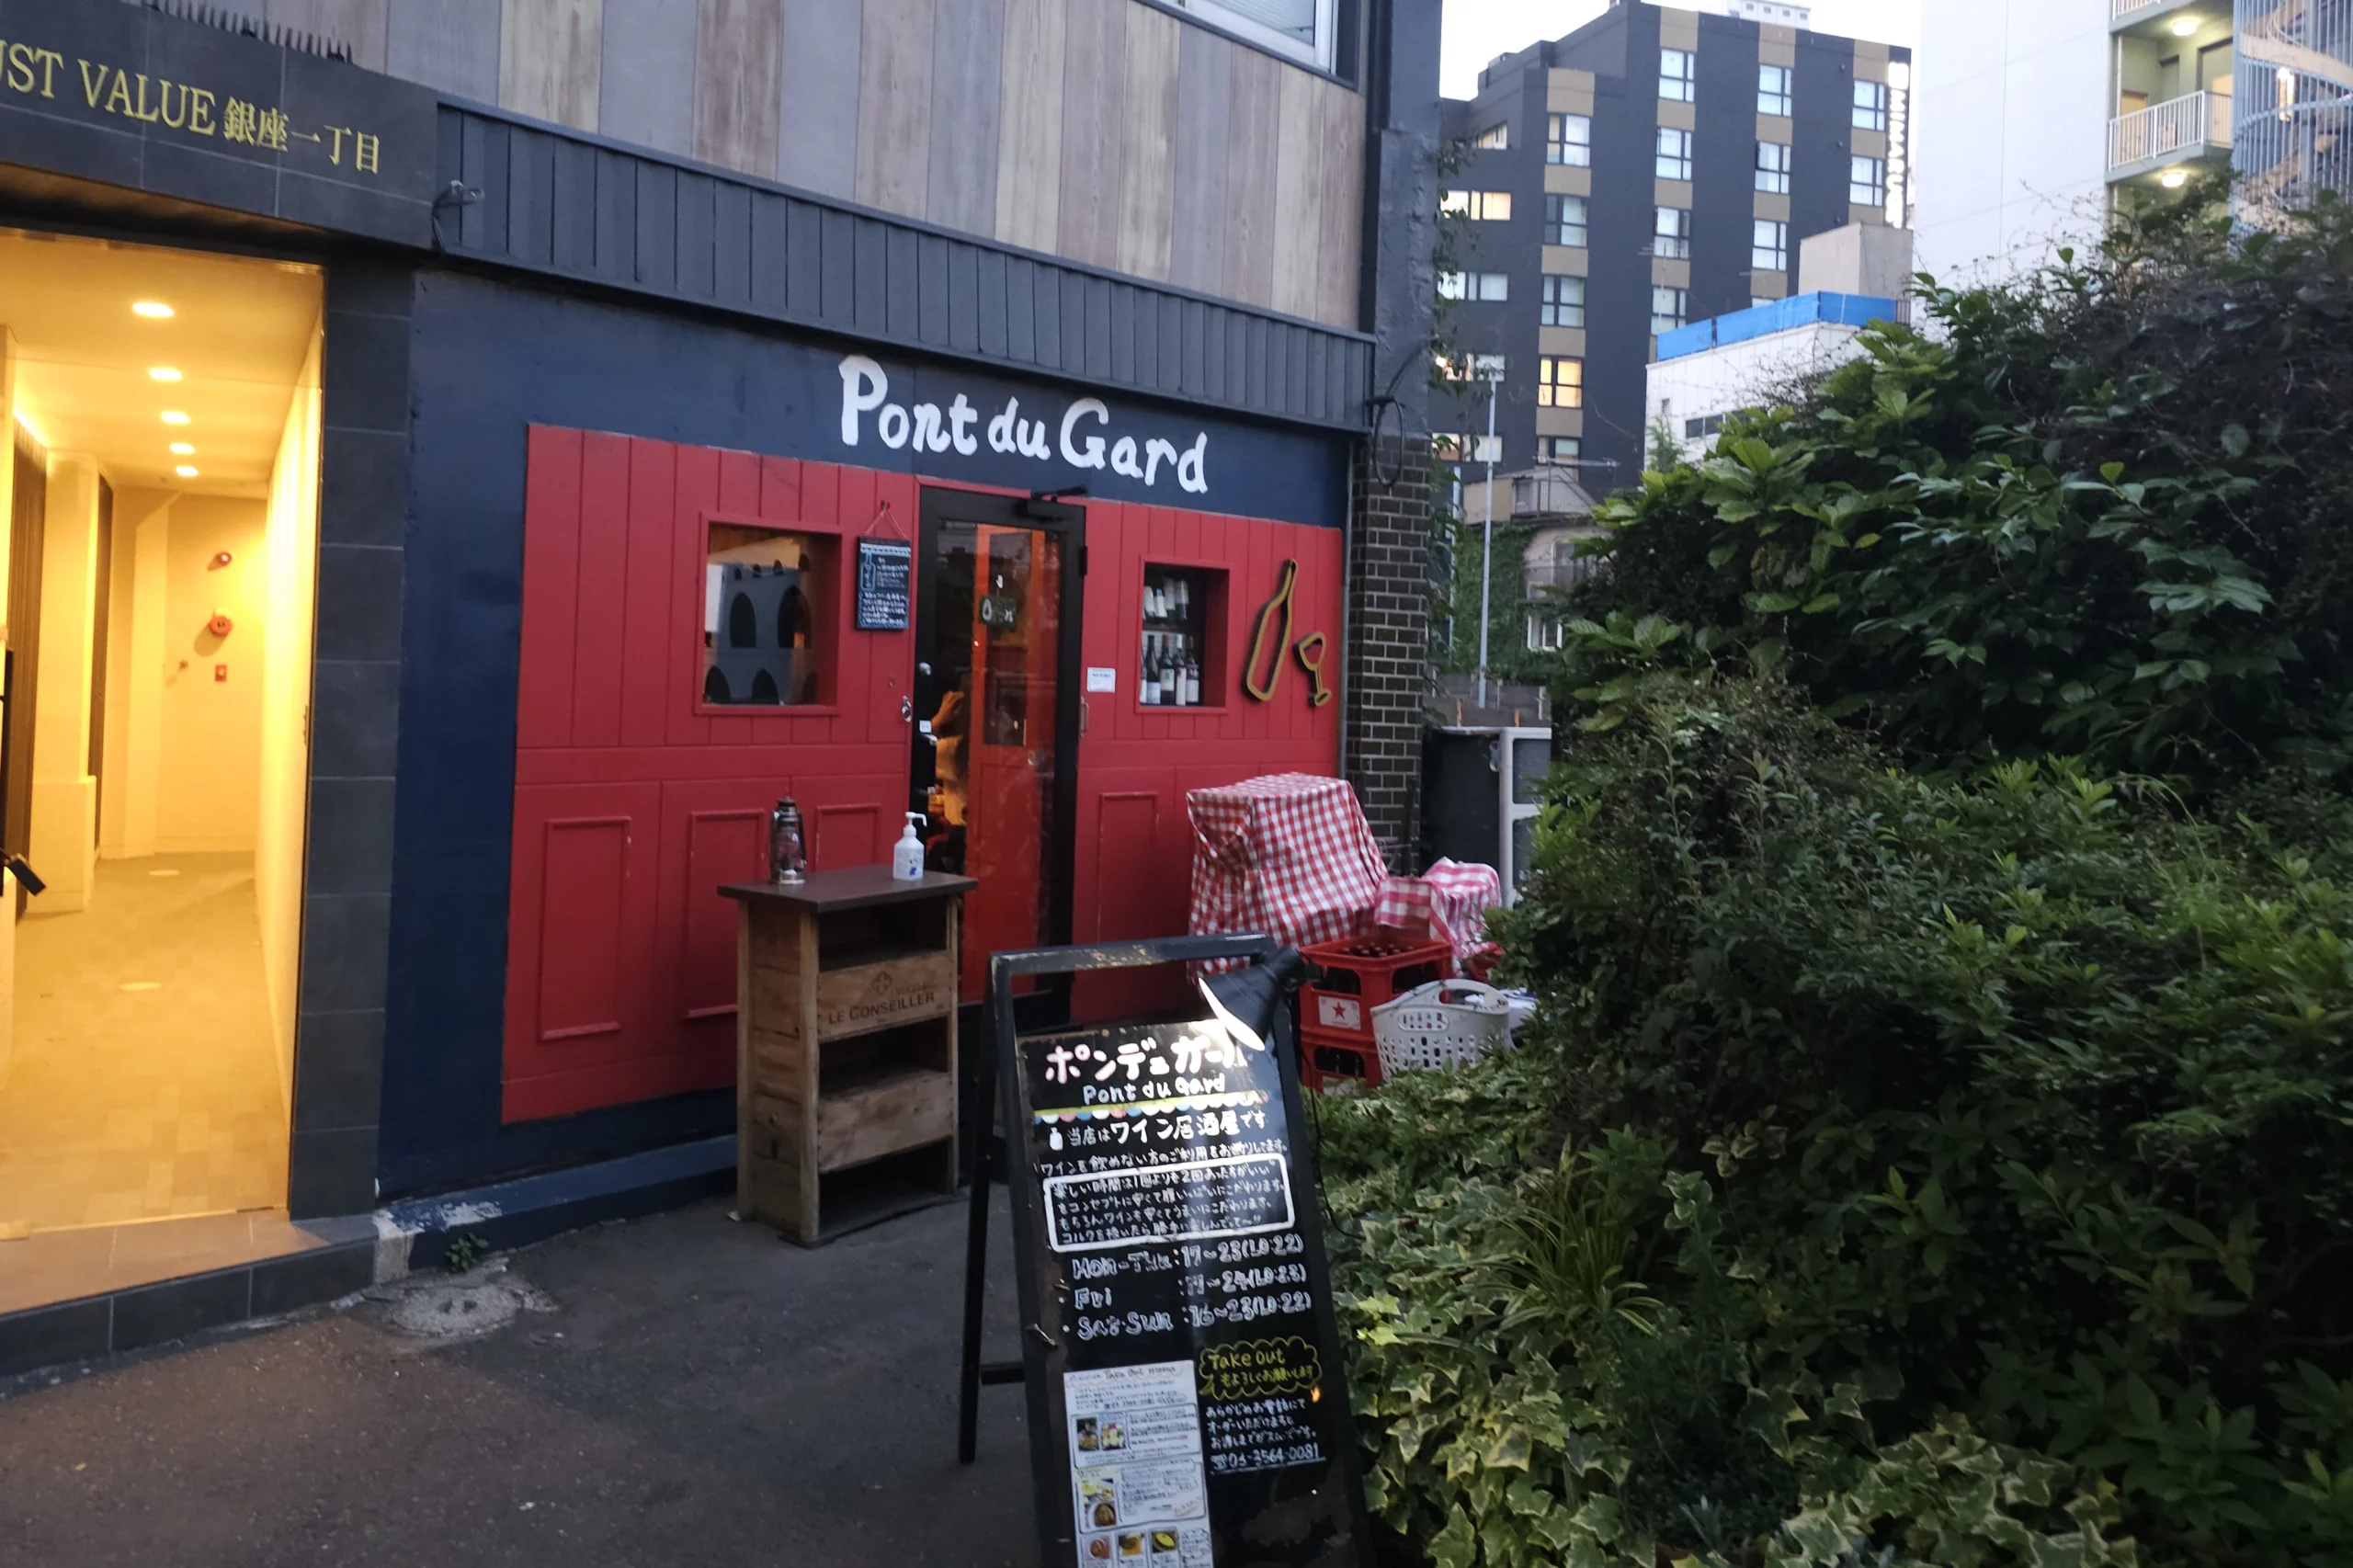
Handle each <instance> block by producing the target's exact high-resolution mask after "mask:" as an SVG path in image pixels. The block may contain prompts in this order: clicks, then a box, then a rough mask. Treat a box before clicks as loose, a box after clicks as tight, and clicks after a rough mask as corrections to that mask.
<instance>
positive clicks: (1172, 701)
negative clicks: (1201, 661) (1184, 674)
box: [1160, 650, 1178, 708]
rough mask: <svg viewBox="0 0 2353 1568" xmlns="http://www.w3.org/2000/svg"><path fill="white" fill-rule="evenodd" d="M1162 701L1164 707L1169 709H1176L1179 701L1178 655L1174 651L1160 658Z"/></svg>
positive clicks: (1163, 654) (1167, 652)
mask: <svg viewBox="0 0 2353 1568" xmlns="http://www.w3.org/2000/svg"><path fill="white" fill-rule="evenodd" d="M1160 700H1161V703H1162V704H1163V706H1165V707H1169V708H1174V707H1176V703H1177V700H1178V699H1177V696H1176V653H1175V651H1174V650H1169V651H1166V652H1164V653H1162V654H1161V656H1160Z"/></svg>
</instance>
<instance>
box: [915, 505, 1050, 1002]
mask: <svg viewBox="0 0 2353 1568" xmlns="http://www.w3.org/2000/svg"><path fill="white" fill-rule="evenodd" d="M1081 516H1082V515H1081V514H1080V513H1079V512H1078V511H1077V510H1076V509H1075V508H1073V507H1067V506H1053V505H1049V504H1046V503H1040V502H1020V501H1009V500H1006V499H1003V498H1000V497H994V496H982V495H966V494H959V493H957V492H954V491H926V492H925V494H924V506H923V544H922V566H923V575H922V582H921V584H920V585H919V587H918V592H917V596H916V605H917V613H918V615H919V617H920V620H919V623H918V630H917V635H916V642H915V658H916V661H917V662H916V665H915V738H914V743H913V756H912V758H911V766H910V769H909V773H910V781H909V782H910V787H909V790H908V796H909V798H908V809H909V810H910V811H918V812H923V813H924V814H925V816H926V818H927V819H928V821H927V823H926V825H925V828H924V842H925V846H926V863H927V864H928V865H929V866H930V867H931V868H932V869H934V870H939V871H959V872H961V873H962V874H964V875H965V876H968V877H972V878H974V879H975V880H977V881H978V882H979V883H980V885H979V886H978V887H976V888H974V889H973V890H972V892H971V893H970V894H968V895H967V896H966V898H965V901H964V936H963V958H962V969H963V973H962V977H961V993H962V998H963V1000H964V1001H966V1002H977V1001H980V1000H981V999H982V997H983V994H984V993H985V991H986V988H987V983H988V959H989V955H990V954H991V953H993V952H998V951H1004V950H1010V949H1020V948H1034V947H1040V946H1046V945H1051V944H1053V943H1059V942H1063V941H1066V940H1068V939H1069V934H1070V843H1071V813H1072V803H1073V797H1074V784H1075V775H1074V768H1073V767H1072V763H1073V760H1074V758H1075V756H1076V755H1077V738H1078V737H1077V733H1076V732H1077V722H1076V720H1077V712H1078V701H1077V690H1076V681H1075V678H1074V677H1075V676H1076V673H1077V672H1076V667H1075V666H1076V662H1077V654H1078V604H1079V594H1078V590H1079V584H1078V573H1077V572H1076V571H1075V570H1074V569H1073V567H1074V561H1075V557H1076V552H1077V549H1078V545H1077V539H1078V534H1079V530H1080V527H1081Z"/></svg>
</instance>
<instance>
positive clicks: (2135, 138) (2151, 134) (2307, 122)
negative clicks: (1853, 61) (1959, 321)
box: [1917, 0, 2353, 281]
mask: <svg viewBox="0 0 2353 1568" xmlns="http://www.w3.org/2000/svg"><path fill="white" fill-rule="evenodd" d="M1921 46H1922V47H1921V57H1922V59H1921V70H1920V80H1919V97H1920V124H1921V132H1920V136H1919V165H1920V181H1919V185H1920V199H1919V210H1918V218H1917V227H1918V231H1919V237H1918V255H1919V263H1920V267H1921V268H1922V269H1923V270H1925V271H1927V272H1930V273H1933V274H1935V275H1937V276H1938V277H1939V278H1946V279H1949V280H1956V281H1965V280H1968V279H1969V278H1973V277H1979V276H1984V275H1986V274H1988V273H2001V272H2006V271H2009V270H2012V269H2015V268H2018V267H2031V266H2035V265H2038V264H2040V263H2041V262H2043V261H2046V260H2048V259H2049V258H2050V257H2051V256H2052V254H2053V253H2054V252H2055V251H2057V250H2058V249H2059V248H2060V247H2061V246H2063V245H2074V246H2078V247H2081V246H2083V245H2086V244H2093V243H2096V242H2097V239H2098V236H2099V234H2100V233H2101V232H2102V231H2103V229H2104V228H2105V226H2106V224H2107V222H2108V221H2109V217H2110V216H2111V215H2112V214H2114V213H2116V212H2118V211H2120V210H2129V209H2130V208H2131V207H2133V206H2135V205H2136V204H2141V203H2146V202H2152V201H2163V200H2165V199H2167V197H2168V194H2169V193H2170V192H2172V191H2177V190H2179V189H2182V188H2183V187H2186V186H2188V184H2189V182H2190V181H2191V180H2192V179H2193V178H2194V177H2197V176H2200V174H2207V173H2218V172H2221V171H2224V170H2232V171H2234V172H2235V174H2236V175H2237V176H2238V180H2239V183H2238V189H2237V202H2238V212H2239V216H2240V218H2241V220H2242V221H2243V222H2253V223H2257V224H2271V223H2276V222H2279V219H2280V217H2281V215H2282V214H2283V212H2284V211H2286V210H2290V209H2293V208H2297V207H2301V206H2303V205H2306V204H2308V203H2309V202H2310V200H2311V199H2312V198H2313V194H2314V193H2315V192H2317V191H2319V190H2322V189H2334V190H2338V191H2345V190H2347V189H2348V188H2353V154H2348V153H2347V147H2348V146H2353V142H2348V141H2347V134H2348V132H2353V116H2348V110H2347V101H2348V98H2353V4H2348V3H2347V0H2238V4H2237V5H2235V6H2232V5H2229V4H2225V3H2223V0H1928V3H1927V6H1926V7H1925V10H1924V13H1923V17H1922V36H1921Z"/></svg>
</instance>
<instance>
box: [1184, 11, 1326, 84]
mask: <svg viewBox="0 0 2353 1568" xmlns="http://www.w3.org/2000/svg"><path fill="white" fill-rule="evenodd" d="M1168 3H1169V4H1170V5H1173V6H1176V7H1178V8H1179V9H1181V10H1183V11H1184V12H1185V13H1186V14H1187V15H1188V16H1192V17H1199V18H1200V20H1202V21H1204V22H1206V23H1208V24H1209V25H1210V26H1211V27H1213V28H1218V29H1220V30H1221V31H1223V32H1229V33H1232V34H1233V36H1234V37H1236V38H1239V39H1246V40H1249V41H1250V42H1252V43H1255V44H1257V45H1259V46H1260V47H1262V48H1265V49H1269V50H1272V51H1274V52H1276V53H1277V54H1282V55H1288V56H1289V57H1290V58H1291V59H1293V60H1296V61H1298V62H1300V63H1301V64H1302V65H1313V66H1314V67H1315V68H1316V69H1317V70H1318V71H1329V70H1331V69H1332V67H1333V62H1334V57H1335V54H1336V49H1335V44H1336V40H1337V38H1338V33H1339V28H1338V26H1337V24H1336V17H1335V13H1336V11H1337V10H1338V8H1339V7H1338V5H1337V0H1168Z"/></svg>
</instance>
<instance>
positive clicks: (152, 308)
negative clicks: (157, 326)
mask: <svg viewBox="0 0 2353 1568" xmlns="http://www.w3.org/2000/svg"><path fill="white" fill-rule="evenodd" d="M172 313H173V312H172V307H171V306H169V305H167V304H165V303H164V301H161V300H133V301H131V314H132V315H134V316H145V317H146V318H147V319H148V320H149V321H163V320H165V318H166V317H168V316H170V315H171V314H172Z"/></svg>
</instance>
